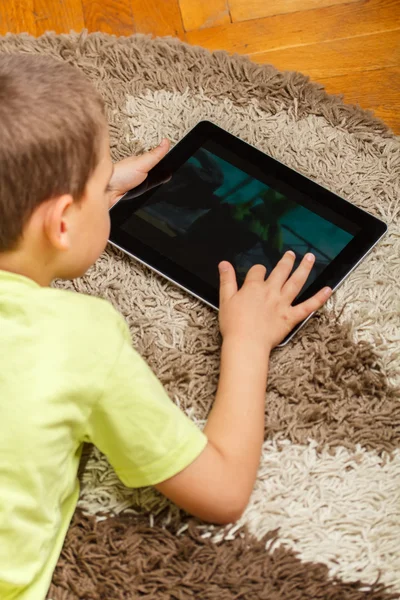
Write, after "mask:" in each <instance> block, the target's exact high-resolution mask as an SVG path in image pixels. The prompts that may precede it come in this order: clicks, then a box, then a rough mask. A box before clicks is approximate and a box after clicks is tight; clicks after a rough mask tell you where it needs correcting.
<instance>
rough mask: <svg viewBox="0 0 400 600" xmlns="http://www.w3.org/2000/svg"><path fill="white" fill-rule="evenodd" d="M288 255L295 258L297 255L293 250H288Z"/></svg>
mask: <svg viewBox="0 0 400 600" xmlns="http://www.w3.org/2000/svg"><path fill="white" fill-rule="evenodd" d="M286 254H289V255H290V256H294V257H296V255H295V253H294V252H293V250H288V251H287V252H286Z"/></svg>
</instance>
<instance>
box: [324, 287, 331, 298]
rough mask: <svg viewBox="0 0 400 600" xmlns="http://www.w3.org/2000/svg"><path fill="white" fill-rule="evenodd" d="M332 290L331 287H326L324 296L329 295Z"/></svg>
mask: <svg viewBox="0 0 400 600" xmlns="http://www.w3.org/2000/svg"><path fill="white" fill-rule="evenodd" d="M331 292H332V289H331V288H330V287H326V288H324V296H329V295H330V294H331Z"/></svg>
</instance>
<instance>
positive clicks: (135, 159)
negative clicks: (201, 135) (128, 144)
mask: <svg viewBox="0 0 400 600" xmlns="http://www.w3.org/2000/svg"><path fill="white" fill-rule="evenodd" d="M169 147H170V143H169V141H168V140H167V139H165V138H164V139H163V140H162V142H161V144H160V145H159V146H157V147H156V148H153V150H150V152H145V153H144V154H142V155H141V156H130V157H129V158H124V159H123V160H120V161H119V162H117V163H115V165H114V173H113V176H112V177H111V181H110V184H109V187H110V190H111V198H110V207H111V206H113V204H115V203H116V202H117V200H119V199H120V198H121V196H123V195H124V194H125V193H126V192H128V191H129V190H131V189H132V188H135V187H137V186H138V185H140V184H141V183H143V181H144V180H145V179H146V177H147V175H148V172H149V171H150V170H151V169H152V168H153V167H155V166H156V164H157V163H159V162H160V160H161V159H162V158H164V156H165V155H166V154H167V152H168V150H169Z"/></svg>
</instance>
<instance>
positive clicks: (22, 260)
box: [0, 250, 54, 287]
mask: <svg viewBox="0 0 400 600" xmlns="http://www.w3.org/2000/svg"><path fill="white" fill-rule="evenodd" d="M0 270H2V271H8V272H9V273H15V274H16V275H23V276H24V277H28V279H32V280H33V281H35V282H36V283H38V284H39V285H41V286H42V287H48V286H49V285H50V283H51V282H52V281H53V279H54V277H53V276H52V274H50V270H49V269H48V268H46V264H44V262H41V263H40V262H39V261H36V260H35V259H34V257H32V256H27V255H26V254H25V252H21V251H20V250H14V251H11V252H0Z"/></svg>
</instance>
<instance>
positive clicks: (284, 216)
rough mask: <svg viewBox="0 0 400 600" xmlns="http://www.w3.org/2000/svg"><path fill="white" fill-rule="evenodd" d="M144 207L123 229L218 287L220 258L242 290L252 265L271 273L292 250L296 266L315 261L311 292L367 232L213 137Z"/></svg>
mask: <svg viewBox="0 0 400 600" xmlns="http://www.w3.org/2000/svg"><path fill="white" fill-rule="evenodd" d="M138 204H139V207H138V209H137V210H135V211H134V212H132V213H131V214H130V215H129V217H128V218H127V219H126V220H125V221H124V222H123V223H121V225H120V227H121V229H122V230H123V231H124V232H126V233H128V234H129V235H130V236H132V237H134V238H136V239H138V240H140V241H141V242H142V243H144V244H145V245H147V246H149V247H151V248H153V249H154V250H156V251H157V252H159V253H160V254H161V255H162V256H165V257H168V259H169V260H171V261H173V262H174V263H176V264H177V265H179V266H180V267H183V268H184V269H186V270H187V271H190V272H193V273H195V274H196V275H197V277H199V278H201V279H202V280H203V281H204V282H206V283H207V284H209V285H211V286H213V287H218V270H217V265H218V263H219V262H220V261H221V260H228V261H229V262H231V263H232V264H233V265H234V267H235V270H236V274H237V277H238V282H239V284H240V283H242V282H243V279H244V277H245V275H246V273H247V271H248V270H249V268H250V267H251V266H252V265H254V264H256V263H261V264H263V265H265V266H266V267H267V270H268V272H270V271H271V270H272V269H273V267H274V266H275V265H276V263H277V262H278V260H279V259H280V258H281V256H282V255H283V253H284V252H285V251H286V250H289V249H290V250H293V251H294V252H295V253H296V265H297V264H298V263H299V262H300V260H301V258H302V257H303V256H304V254H305V253H306V252H312V253H313V254H315V256H316V262H315V265H314V267H313V270H312V273H311V275H310V277H309V279H308V281H307V283H306V286H305V287H304V288H303V291H304V290H305V289H306V288H307V287H308V286H309V285H310V284H311V283H312V282H313V281H315V279H316V278H317V277H318V276H319V275H320V274H321V273H322V272H323V271H324V269H326V268H327V266H328V265H329V264H330V263H331V262H332V261H333V260H334V259H335V257H337V256H338V255H339V253H340V252H341V251H342V250H343V249H344V248H345V247H346V246H347V245H348V244H349V243H350V242H351V240H352V239H353V238H354V236H355V235H356V234H357V232H358V231H359V229H360V228H359V227H358V226H357V225H356V224H354V223H353V222H351V221H349V220H348V219H347V218H345V217H344V216H342V215H339V214H337V213H336V212H334V211H333V210H332V209H330V208H328V207H324V206H322V205H320V204H319V203H318V202H317V201H316V200H315V199H312V198H310V197H308V196H306V195H305V194H303V193H301V192H300V191H298V190H296V189H294V188H292V187H291V186H290V185H289V184H288V183H287V182H285V181H283V180H281V179H278V178H276V177H275V176H274V174H273V173H265V172H263V171H262V170H261V169H259V168H258V167H256V166H254V165H252V164H250V163H248V162H247V161H246V159H245V158H244V157H243V156H241V157H239V156H238V155H236V154H234V153H233V152H231V151H230V150H229V149H227V148H225V147H223V146H221V145H219V144H218V143H217V142H215V141H214V140H211V139H210V140H207V141H206V142H205V143H203V145H202V146H201V147H200V148H198V149H197V150H196V151H195V152H194V154H193V155H192V156H191V157H190V158H189V159H188V160H186V162H184V163H183V164H182V165H181V166H180V167H179V168H178V169H177V170H175V171H174V173H173V174H172V176H171V178H170V180H169V181H168V182H167V183H164V184H162V185H160V186H159V187H158V188H157V189H155V190H154V191H153V192H152V193H151V194H148V195H147V198H146V200H145V202H144V203H141V204H140V203H138Z"/></svg>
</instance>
